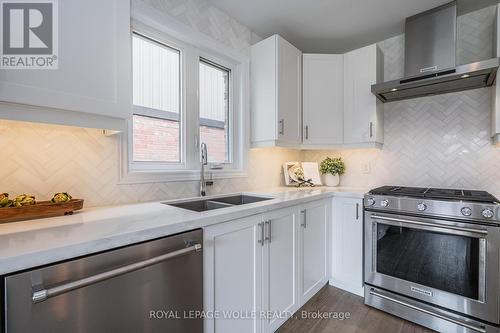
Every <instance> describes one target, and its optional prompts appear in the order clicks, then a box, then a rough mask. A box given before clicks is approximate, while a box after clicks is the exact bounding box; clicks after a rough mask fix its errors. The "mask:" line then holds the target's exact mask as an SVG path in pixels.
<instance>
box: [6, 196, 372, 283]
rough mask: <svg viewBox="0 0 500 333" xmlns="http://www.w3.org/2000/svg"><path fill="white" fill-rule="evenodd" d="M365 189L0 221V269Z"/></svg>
mask: <svg viewBox="0 0 500 333" xmlns="http://www.w3.org/2000/svg"><path fill="white" fill-rule="evenodd" d="M366 192H367V190H366V189H360V188H344V187H335V188H327V187H316V188H301V189H298V188H284V187H282V188H276V189H269V190H263V191H253V192H245V194H253V195H260V196H267V197H272V198H273V199H271V200H266V201H261V202H256V203H251V204H246V205H242V206H233V207H228V208H222V209H216V210H211V211H206V212H193V211H189V210H185V209H181V208H176V207H173V206H168V205H165V204H162V203H161V202H149V203H140V204H131V205H121V206H111V207H98V208H89V209H84V210H82V211H79V212H78V213H75V214H74V215H70V216H61V217H54V218H47V219H40V220H32V221H21V222H15V223H6V224H3V225H0V274H8V273H12V272H16V271H20V270H24V269H28V268H33V267H37V266H41V265H46V264H50V263H55V262H58V261H61V260H67V259H71V258H75V257H78V256H82V255H87V254H91V253H96V252H99V251H104V250H109V249H112V248H116V247H120V246H124V245H129V244H134V243H137V242H142V241H145V240H150V239H154V238H159V237H164V236H168V235H172V234H175V233H178V232H183V231H188V230H192V229H197V228H204V227H207V226H210V225H213V224H217V223H221V222H226V221H230V220H234V219H238V218H241V217H244V216H250V215H254V214H260V213H263V212H266V211H270V210H275V209H279V208H283V207H287V206H293V205H296V204H299V203H303V202H308V201H313V200H318V199H322V198H328V197H333V196H344V197H354V198H362V197H363V195H364V193H366ZM219 196H220V195H219ZM208 198H209V197H208Z"/></svg>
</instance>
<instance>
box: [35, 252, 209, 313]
mask: <svg viewBox="0 0 500 333" xmlns="http://www.w3.org/2000/svg"><path fill="white" fill-rule="evenodd" d="M199 251H201V244H194V245H192V246H189V247H186V248H184V249H180V250H177V251H173V252H169V253H166V254H163V255H160V256H158V257H154V258H151V259H146V260H143V261H140V262H136V263H133V264H130V265H126V266H122V267H119V268H116V269H113V270H110V271H107V272H103V273H100V274H96V275H92V276H89V277H87V278H83V279H80V280H76V281H72V282H68V283H65V284H62V285H59V286H56V287H52V288H48V289H42V290H39V291H35V292H33V296H32V300H33V303H40V302H43V301H45V300H46V299H48V298H50V297H54V296H57V295H61V294H64V293H67V292H69V291H72V290H75V289H78V288H83V287H86V286H89V285H91V284H94V283H98V282H101V281H104V280H108V279H111V278H114V277H117V276H120V275H123V274H126V273H130V272H134V271H137V270H139V269H142V268H145V267H149V266H152V265H155V264H158V263H160V262H162V261H165V260H168V259H172V258H175V257H179V256H182V255H185V254H188V253H191V252H199Z"/></svg>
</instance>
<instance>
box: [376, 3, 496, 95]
mask: <svg viewBox="0 0 500 333" xmlns="http://www.w3.org/2000/svg"><path fill="white" fill-rule="evenodd" d="M456 15H457V7H456V2H455V1H453V2H450V3H448V4H445V5H443V6H440V7H437V8H434V9H431V10H429V11H426V12H423V13H420V14H417V15H415V16H412V17H409V18H407V19H406V25H405V78H403V79H398V80H393V81H388V82H384V83H378V84H374V85H372V92H373V93H374V94H375V95H376V96H377V98H378V99H379V100H381V101H382V102H392V101H398V100H404V99H409V98H416V97H422V96H430V95H438V94H446V93H450V92H456V91H463V90H468V89H476V88H482V87H487V86H491V85H493V84H494V83H495V79H496V74H497V69H498V67H499V66H500V59H499V58H492V59H488V60H484V61H479V62H475V63H471V64H466V65H460V66H456V63H455V54H456V38H457V34H456V25H457V16H456Z"/></svg>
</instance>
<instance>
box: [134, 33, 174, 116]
mask: <svg viewBox="0 0 500 333" xmlns="http://www.w3.org/2000/svg"><path fill="white" fill-rule="evenodd" d="M133 68H134V70H133V80H134V96H133V102H134V105H139V106H144V107H148V108H152V109H157V110H163V111H168V112H173V113H179V95H180V93H179V92H180V74H179V73H180V52H179V51H178V50H175V49H172V48H170V47H168V46H165V45H162V44H160V43H157V42H154V41H152V40H149V39H146V38H144V37H141V36H139V35H137V34H134V36H133Z"/></svg>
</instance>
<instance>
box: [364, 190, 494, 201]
mask: <svg viewBox="0 0 500 333" xmlns="http://www.w3.org/2000/svg"><path fill="white" fill-rule="evenodd" d="M370 194H373V195H391V196H404V197H414V198H426V199H436V200H455V201H458V200H460V201H470V202H480V203H488V204H493V203H500V202H499V201H498V199H497V198H495V197H494V196H493V195H491V194H489V193H488V192H486V191H475V190H460V189H444V188H432V187H429V188H425V187H404V186H382V187H378V188H376V189H373V190H371V191H370Z"/></svg>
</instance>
